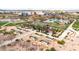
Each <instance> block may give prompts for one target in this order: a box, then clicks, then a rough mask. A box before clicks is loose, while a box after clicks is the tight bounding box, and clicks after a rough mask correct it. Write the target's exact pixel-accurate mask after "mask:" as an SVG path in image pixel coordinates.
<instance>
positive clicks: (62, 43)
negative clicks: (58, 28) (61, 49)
mask: <svg viewBox="0 0 79 59" xmlns="http://www.w3.org/2000/svg"><path fill="white" fill-rule="evenodd" d="M57 43H58V44H61V45H64V44H65V41H64V40H61V41H60V40H59V41H57Z"/></svg>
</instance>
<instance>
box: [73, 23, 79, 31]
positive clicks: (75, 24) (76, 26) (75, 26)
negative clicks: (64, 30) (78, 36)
mask: <svg viewBox="0 0 79 59" xmlns="http://www.w3.org/2000/svg"><path fill="white" fill-rule="evenodd" d="M72 27H73V28H74V29H75V30H77V31H79V21H76V22H75V23H74V24H73V26H72Z"/></svg>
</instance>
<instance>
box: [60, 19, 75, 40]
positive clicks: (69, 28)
mask: <svg viewBox="0 0 79 59" xmlns="http://www.w3.org/2000/svg"><path fill="white" fill-rule="evenodd" d="M75 22H76V20H74V21H73V22H72V23H71V24H70V26H69V27H68V28H67V29H66V30H65V31H64V32H63V33H62V34H61V35H60V36H59V40H62V39H64V37H65V36H66V35H67V33H68V32H70V30H72V31H74V30H73V29H72V25H73V24H74V23H75Z"/></svg>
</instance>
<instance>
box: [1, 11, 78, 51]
mask: <svg viewBox="0 0 79 59" xmlns="http://www.w3.org/2000/svg"><path fill="white" fill-rule="evenodd" d="M0 51H79V10H0Z"/></svg>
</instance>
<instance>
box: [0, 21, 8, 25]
mask: <svg viewBox="0 0 79 59" xmlns="http://www.w3.org/2000/svg"><path fill="white" fill-rule="evenodd" d="M6 23H8V22H2V21H1V22H0V26H2V25H4V24H6Z"/></svg>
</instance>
